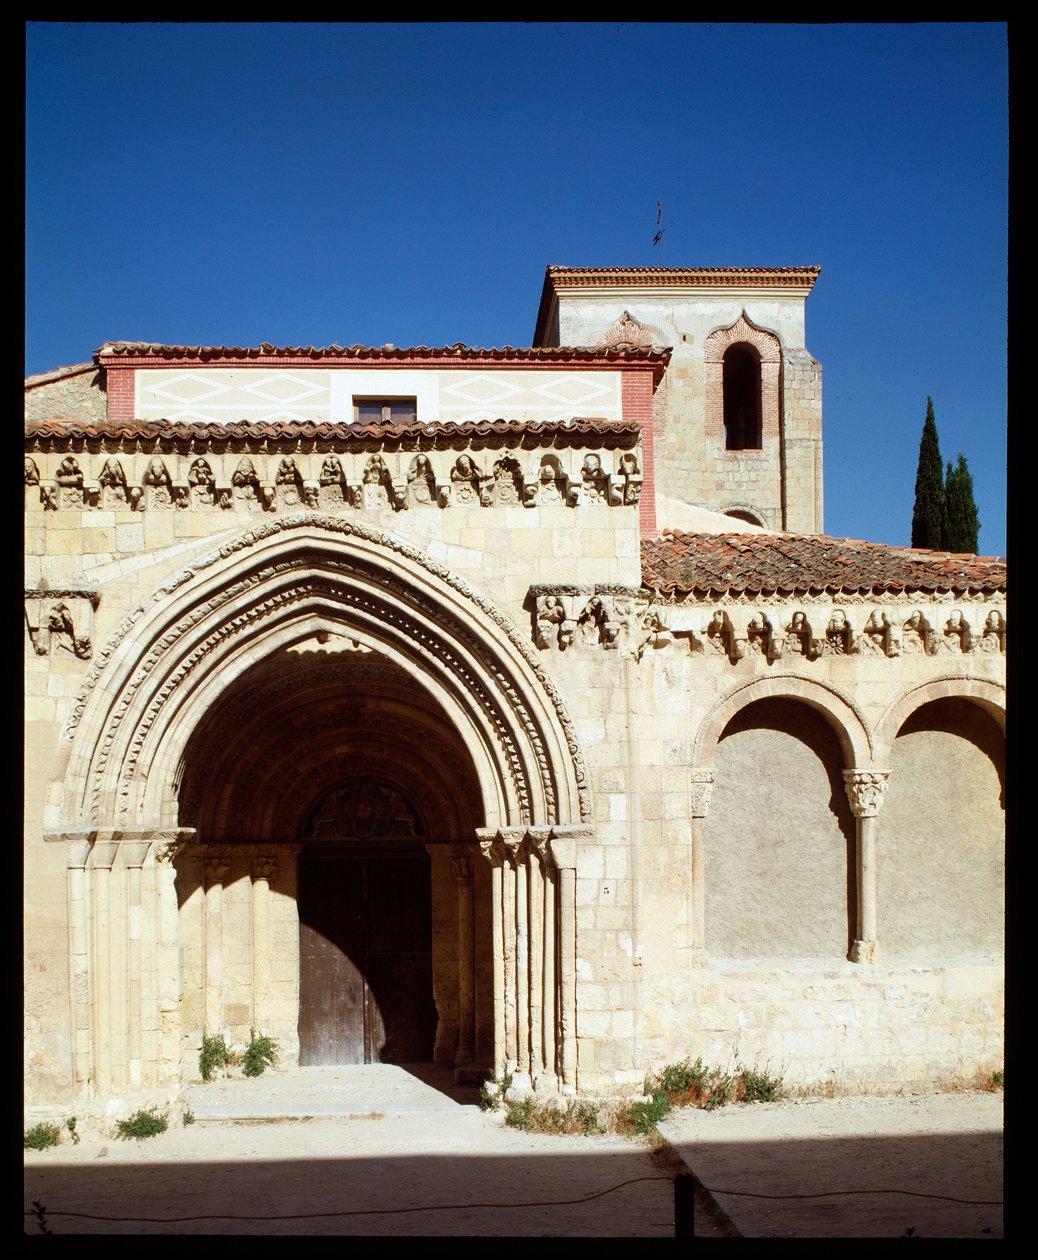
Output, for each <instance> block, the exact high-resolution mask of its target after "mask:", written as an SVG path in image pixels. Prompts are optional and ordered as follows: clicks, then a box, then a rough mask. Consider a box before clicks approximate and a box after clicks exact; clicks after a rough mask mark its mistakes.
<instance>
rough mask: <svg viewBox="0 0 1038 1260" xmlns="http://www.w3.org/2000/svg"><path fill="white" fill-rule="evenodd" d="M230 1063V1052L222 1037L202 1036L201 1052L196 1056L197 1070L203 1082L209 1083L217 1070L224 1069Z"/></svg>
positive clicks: (205, 1034) (207, 1034) (213, 1035)
mask: <svg viewBox="0 0 1038 1260" xmlns="http://www.w3.org/2000/svg"><path fill="white" fill-rule="evenodd" d="M230 1061H231V1052H230V1050H229V1049H228V1047H227V1042H226V1041H224V1039H223V1037H218V1036H217V1035H216V1034H215V1033H213V1034H209V1033H204V1034H203V1035H202V1052H201V1054H200V1055H199V1056H198V1070H199V1072H200V1073H201V1076H202V1080H203V1081H211V1080H212V1079H213V1073H214V1072H215V1071H216V1070H217V1068H222V1067H226V1066H227V1065H228V1063H230Z"/></svg>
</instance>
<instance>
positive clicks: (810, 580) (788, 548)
mask: <svg viewBox="0 0 1038 1260" xmlns="http://www.w3.org/2000/svg"><path fill="white" fill-rule="evenodd" d="M642 582H643V584H644V585H645V586H646V587H648V588H650V589H655V590H658V591H659V592H660V593H661V594H665V595H668V596H671V597H676V598H680V597H682V596H685V595H689V594H693V593H695V594H702V595H706V594H710V595H721V594H743V593H746V594H763V593H772V592H774V593H788V594H792V593H794V592H805V593H806V592H808V591H815V592H823V591H833V592H839V591H843V592H851V591H858V592H885V591H889V592H896V591H920V592H938V591H951V592H960V593H961V592H965V591H977V592H980V591H1004V590H1005V588H1006V564H1005V561H1004V560H1002V559H1000V558H996V557H992V556H964V555H951V554H949V553H947V552H940V551H919V550H913V549H911V548H908V547H887V546H883V545H882V544H879V543H867V542H858V541H856V540H854V539H849V538H830V537H828V536H826V535H823V534H816V535H805V536H801V535H795V534H686V533H681V532H678V531H674V532H666V533H664V534H663V535H662V536H661V537H659V538H651V539H645V540H644V541H643V542H642Z"/></svg>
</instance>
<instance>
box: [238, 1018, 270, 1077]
mask: <svg viewBox="0 0 1038 1260" xmlns="http://www.w3.org/2000/svg"><path fill="white" fill-rule="evenodd" d="M277 1061H278V1043H277V1042H276V1041H275V1040H274V1039H273V1037H257V1036H256V1031H255V1029H253V1031H252V1033H251V1039H250V1041H249V1044H248V1045H247V1046H246V1047H245V1053H244V1054H243V1055H242V1063H241V1070H242V1075H243V1076H260V1075H262V1074H263V1072H265V1071H266V1069H267V1067H268V1066H273V1065H274V1064H275V1063H277Z"/></svg>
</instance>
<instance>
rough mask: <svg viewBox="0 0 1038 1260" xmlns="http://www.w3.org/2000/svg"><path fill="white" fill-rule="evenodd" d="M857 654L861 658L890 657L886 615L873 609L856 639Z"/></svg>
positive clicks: (888, 623) (888, 628)
mask: <svg viewBox="0 0 1038 1260" xmlns="http://www.w3.org/2000/svg"><path fill="white" fill-rule="evenodd" d="M857 646H858V652H859V653H860V655H862V656H890V655H891V652H890V622H889V621H888V620H887V617H886V614H885V613H884V612H882V611H881V610H880V609H878V608H874V609H873V610H872V612H871V613H870V614H869V619H868V621H866V622H865V625H864V627H863V628H862V632H861V634H860V635H859V637H858V645H857Z"/></svg>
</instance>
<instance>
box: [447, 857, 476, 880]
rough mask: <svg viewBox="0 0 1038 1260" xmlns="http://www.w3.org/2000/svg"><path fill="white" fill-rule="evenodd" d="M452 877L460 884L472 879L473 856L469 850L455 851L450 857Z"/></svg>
mask: <svg viewBox="0 0 1038 1260" xmlns="http://www.w3.org/2000/svg"><path fill="white" fill-rule="evenodd" d="M450 863H451V875H452V876H453V877H454V879H455V880H457V882H458V883H459V884H467V883H468V882H469V881H470V880H471V879H472V854H471V853H470V852H469V851H468V850H467V849H455V850H453V851H452V852H451V855H450Z"/></svg>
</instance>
